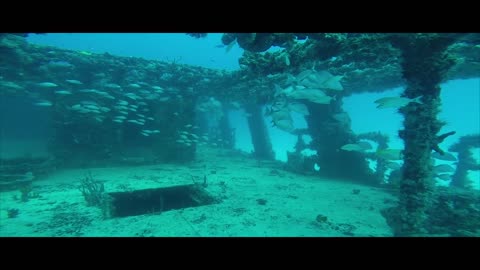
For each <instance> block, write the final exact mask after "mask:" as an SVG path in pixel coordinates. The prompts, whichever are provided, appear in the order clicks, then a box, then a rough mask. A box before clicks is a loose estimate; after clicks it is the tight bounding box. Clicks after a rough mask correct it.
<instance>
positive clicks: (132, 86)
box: [128, 83, 141, 88]
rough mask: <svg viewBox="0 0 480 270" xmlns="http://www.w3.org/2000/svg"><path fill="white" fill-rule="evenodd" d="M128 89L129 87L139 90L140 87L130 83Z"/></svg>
mask: <svg viewBox="0 0 480 270" xmlns="http://www.w3.org/2000/svg"><path fill="white" fill-rule="evenodd" d="M128 87H131V88H140V87H141V86H140V85H139V84H137V83H131V84H129V85H128Z"/></svg>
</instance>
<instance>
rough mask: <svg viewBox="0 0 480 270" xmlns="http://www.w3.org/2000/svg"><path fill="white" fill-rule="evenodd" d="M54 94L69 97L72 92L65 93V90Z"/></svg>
mask: <svg viewBox="0 0 480 270" xmlns="http://www.w3.org/2000/svg"><path fill="white" fill-rule="evenodd" d="M55 94H57V95H71V94H72V92H70V91H67V90H60V91H55Z"/></svg>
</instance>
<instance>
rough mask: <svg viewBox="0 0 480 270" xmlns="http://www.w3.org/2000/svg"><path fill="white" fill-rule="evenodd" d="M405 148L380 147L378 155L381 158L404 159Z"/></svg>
mask: <svg viewBox="0 0 480 270" xmlns="http://www.w3.org/2000/svg"><path fill="white" fill-rule="evenodd" d="M402 153H403V150H401V149H388V148H387V149H380V150H377V152H376V155H377V156H378V157H379V158H382V159H386V160H402V159H403V154H402Z"/></svg>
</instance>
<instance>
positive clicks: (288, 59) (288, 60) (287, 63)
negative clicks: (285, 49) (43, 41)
mask: <svg viewBox="0 0 480 270" xmlns="http://www.w3.org/2000/svg"><path fill="white" fill-rule="evenodd" d="M285 65H287V66H290V58H289V57H288V53H286V54H285Z"/></svg>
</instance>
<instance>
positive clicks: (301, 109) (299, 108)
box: [288, 103, 310, 115]
mask: <svg viewBox="0 0 480 270" xmlns="http://www.w3.org/2000/svg"><path fill="white" fill-rule="evenodd" d="M288 108H289V109H290V110H292V111H294V112H298V113H300V114H303V115H310V112H309V111H308V108H307V106H306V105H305V104H302V103H290V104H288Z"/></svg>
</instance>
